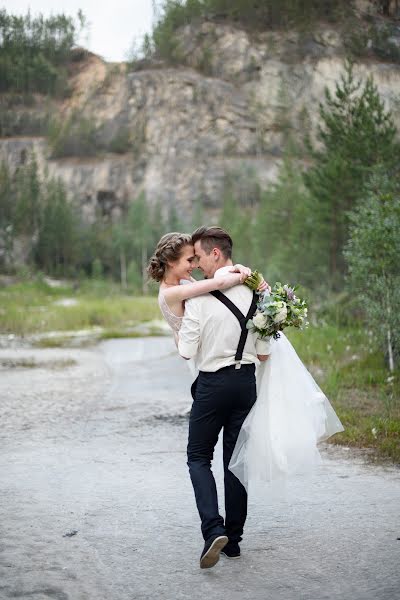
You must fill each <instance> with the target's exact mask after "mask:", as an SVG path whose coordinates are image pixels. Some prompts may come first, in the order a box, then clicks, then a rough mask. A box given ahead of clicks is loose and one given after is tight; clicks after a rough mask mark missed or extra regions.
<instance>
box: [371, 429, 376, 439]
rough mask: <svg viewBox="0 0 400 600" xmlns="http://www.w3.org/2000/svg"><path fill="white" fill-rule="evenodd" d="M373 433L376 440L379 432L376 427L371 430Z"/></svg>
mask: <svg viewBox="0 0 400 600" xmlns="http://www.w3.org/2000/svg"><path fill="white" fill-rule="evenodd" d="M371 433H372V435H373V436H374V438H376V437H377V433H378V430H377V429H376V427H373V428H372V429H371Z"/></svg>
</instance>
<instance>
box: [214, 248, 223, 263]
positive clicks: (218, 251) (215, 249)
mask: <svg viewBox="0 0 400 600" xmlns="http://www.w3.org/2000/svg"><path fill="white" fill-rule="evenodd" d="M212 255H213V258H214V260H219V258H220V256H221V250H220V249H219V248H213V249H212Z"/></svg>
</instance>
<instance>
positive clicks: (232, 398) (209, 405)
mask: <svg viewBox="0 0 400 600" xmlns="http://www.w3.org/2000/svg"><path fill="white" fill-rule="evenodd" d="M193 390H194V391H193ZM192 391H193V395H194V401H193V406H192V410H191V413H190V421H189V442H188V448H187V451H188V463H187V464H188V466H189V473H190V478H191V480H192V484H193V488H194V493H195V497H196V504H197V509H198V511H199V514H200V519H201V531H202V534H203V537H204V539H205V540H207V539H208V538H209V537H210V536H211V535H214V534H218V535H227V536H228V537H229V540H230V541H233V542H240V540H241V539H242V534H243V527H244V523H245V521H246V516H247V493H246V490H245V488H244V487H243V486H242V484H241V483H240V481H239V480H238V479H237V477H236V476H235V475H234V474H233V473H232V472H231V471H229V469H228V465H229V461H230V459H231V456H232V452H233V449H234V447H235V443H236V440H237V437H238V435H239V431H240V428H241V426H242V424H243V421H244V420H245V418H246V417H247V415H248V414H249V412H250V409H251V407H252V406H253V404H254V402H255V401H256V380H255V366H254V365H253V364H251V365H242V366H241V368H240V369H235V367H234V366H232V367H225V368H223V369H220V370H219V371H216V372H215V373H206V372H204V371H200V373H199V377H198V380H197V383H196V386H195V387H194V388H192ZM222 428H223V429H224V431H223V457H224V484H225V523H224V519H223V517H222V516H221V515H220V514H219V510H218V497H217V488H216V485H215V480H214V476H213V474H212V471H211V461H212V459H213V456H214V448H215V445H216V443H217V441H218V435H219V433H220V431H221V429H222Z"/></svg>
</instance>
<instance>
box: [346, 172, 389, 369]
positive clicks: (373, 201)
mask: <svg viewBox="0 0 400 600" xmlns="http://www.w3.org/2000/svg"><path fill="white" fill-rule="evenodd" d="M364 194H365V196H364V198H363V201H362V202H360V203H359V205H358V207H357V208H356V209H355V210H354V211H353V212H352V213H351V215H350V221H351V227H350V238H349V241H348V243H347V246H346V251H345V257H346V259H347V262H348V265H349V283H350V285H351V288H352V289H353V291H354V292H355V293H356V294H357V295H358V298H359V303H360V306H361V308H362V310H363V311H364V312H365V314H366V316H367V322H368V326H369V327H371V328H373V329H374V330H375V333H376V335H377V338H378V339H379V340H380V342H381V345H382V347H384V348H385V347H386V351H387V358H388V364H389V368H390V370H391V371H393V369H394V364H395V358H396V355H397V356H399V355H400V267H399V256H400V178H398V179H397V182H393V180H392V178H389V177H388V176H387V174H385V173H384V172H382V170H381V169H380V170H379V171H378V172H377V173H376V174H374V176H373V177H372V179H371V181H370V183H369V184H368V186H367V189H366V192H364Z"/></svg>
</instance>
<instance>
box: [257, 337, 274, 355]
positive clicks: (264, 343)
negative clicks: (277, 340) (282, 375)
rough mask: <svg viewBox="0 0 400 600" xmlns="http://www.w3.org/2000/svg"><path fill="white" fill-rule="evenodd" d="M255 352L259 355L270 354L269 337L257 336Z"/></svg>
mask: <svg viewBox="0 0 400 600" xmlns="http://www.w3.org/2000/svg"><path fill="white" fill-rule="evenodd" d="M256 352H257V354H259V355H260V356H266V355H267V354H271V338H269V337H267V338H263V339H261V338H257V340H256Z"/></svg>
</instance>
